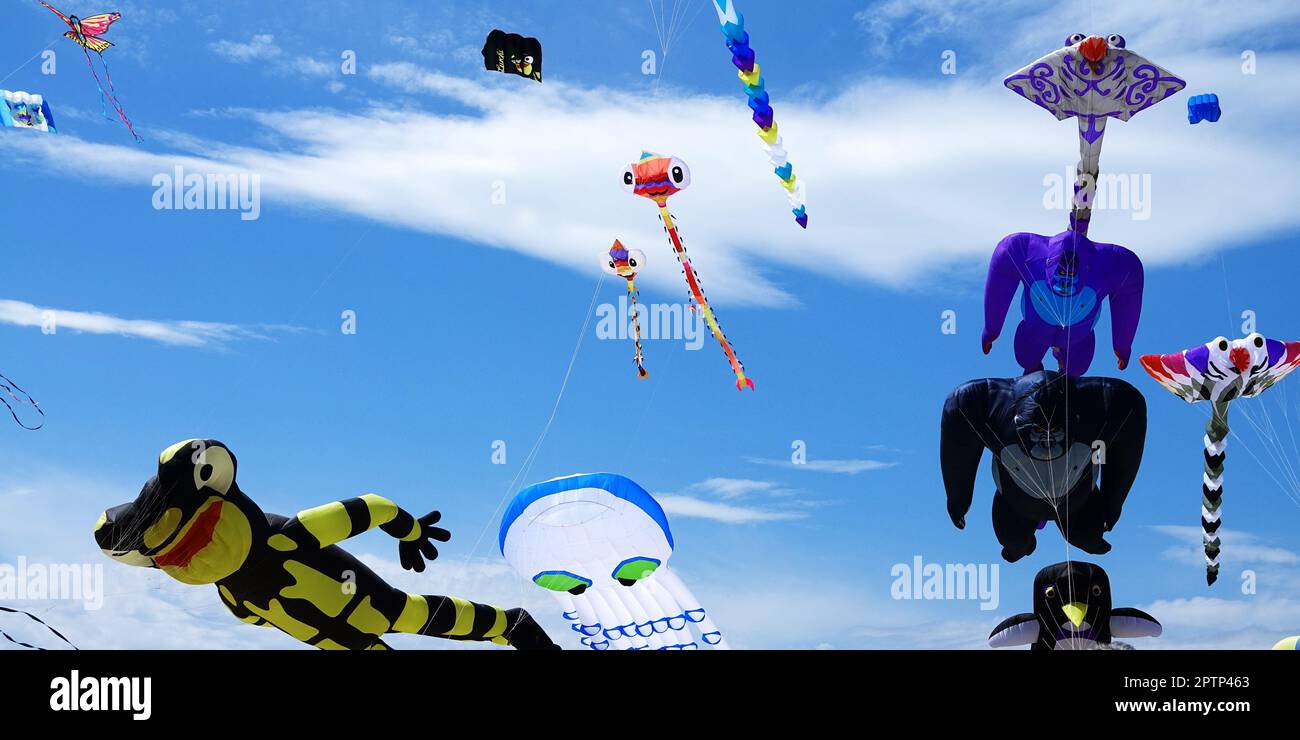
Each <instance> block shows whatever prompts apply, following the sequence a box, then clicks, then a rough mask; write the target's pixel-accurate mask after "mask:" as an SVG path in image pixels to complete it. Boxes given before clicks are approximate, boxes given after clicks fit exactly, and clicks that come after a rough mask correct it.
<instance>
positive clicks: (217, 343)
mask: <svg viewBox="0 0 1300 740" xmlns="http://www.w3.org/2000/svg"><path fill="white" fill-rule="evenodd" d="M0 323H6V324H12V325H14V326H23V327H33V328H41V329H50V328H52V329H53V330H54V332H55V333H58V332H60V331H65V330H67V331H72V332H85V333H87V334H112V335H116V336H122V337H132V338H135V339H147V340H150V341H154V342H160V343H162V344H169V345H174V346H181V347H221V346H225V345H227V344H230V343H232V342H238V341H245V340H267V339H270V338H271V334H274V333H277V332H297V331H304V330H303V329H300V328H297V327H292V326H281V325H264V326H257V327H245V326H239V325H237V324H222V323H216V322H211V321H159V320H153V319H125V318H121V317H119V316H113V315H110V314H105V313H96V312H86V311H70V310H65V309H59V308H49V307H45V306H37V305H34V304H31V303H25V302H23V301H12V300H3V299H0Z"/></svg>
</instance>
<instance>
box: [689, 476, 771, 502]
mask: <svg viewBox="0 0 1300 740" xmlns="http://www.w3.org/2000/svg"><path fill="white" fill-rule="evenodd" d="M687 490H690V491H700V492H703V493H708V494H712V495H714V496H719V497H721V498H727V499H731V498H739V497H741V496H745V495H747V494H751V493H773V492H775V491H777V490H779V487H778V486H777V484H776V483H773V482H772V481H766V480H749V479H747V478H709V479H707V480H702V481H700V482H699V483H693V484H691V486H690V487H689V488H688V489H687Z"/></svg>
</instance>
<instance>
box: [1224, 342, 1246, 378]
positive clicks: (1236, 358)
mask: <svg viewBox="0 0 1300 740" xmlns="http://www.w3.org/2000/svg"><path fill="white" fill-rule="evenodd" d="M1228 359H1229V360H1232V364H1233V366H1235V367H1236V368H1237V372H1238V373H1244V372H1246V370H1248V369H1249V368H1250V352H1247V351H1246V349H1245V348H1243V347H1237V348H1235V349H1233V350H1232V352H1230V353H1229V354H1228Z"/></svg>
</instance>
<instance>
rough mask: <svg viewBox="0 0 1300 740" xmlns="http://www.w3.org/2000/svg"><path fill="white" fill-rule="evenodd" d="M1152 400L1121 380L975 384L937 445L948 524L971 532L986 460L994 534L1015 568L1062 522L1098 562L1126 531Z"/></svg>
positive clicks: (947, 412) (955, 397)
mask: <svg viewBox="0 0 1300 740" xmlns="http://www.w3.org/2000/svg"><path fill="white" fill-rule="evenodd" d="M1146 431H1147V406H1146V399H1144V398H1143V397H1142V394H1141V393H1139V392H1138V391H1137V389H1136V388H1134V387H1133V386H1131V385H1129V384H1128V383H1125V382H1124V381H1122V380H1119V379H1118V378H1076V377H1073V376H1071V375H1067V374H1064V373H1057V372H1052V371H1047V370H1042V371H1039V372H1036V373H1030V374H1029V375H1026V376H1024V377H1021V378H1008V379H1003V378H988V379H985V380H972V381H971V382H969V383H966V384H964V385H962V386H960V387H958V388H957V389H956V390H955V391H953V392H952V394H951V395H949V396H948V400H947V401H946V402H945V403H944V407H943V421H942V430H941V439H940V445H939V454H940V463H941V465H942V467H943V482H944V487H945V488H946V489H947V494H948V516H949V517H950V518H951V519H952V523H953V524H954V525H955V526H956V527H957V528H958V529H965V527H966V512H968V511H969V510H970V506H971V500H972V499H973V497H974V493H975V480H976V478H977V477H978V475H979V463H980V459H981V458H982V457H983V455H984V450H985V449H988V450H989V451H990V452H992V453H993V482H994V485H995V486H996V491H995V492H994V494H993V531H994V534H996V535H997V538H998V542H999V543H1001V544H1002V557H1003V558H1004V559H1005V560H1007V561H1008V562H1012V563H1014V562H1016V561H1017V560H1019V559H1021V558H1023V557H1025V556H1026V555H1029V554H1030V553H1032V552H1033V551H1034V548H1035V547H1037V545H1038V541H1037V538H1036V536H1035V532H1036V530H1037V529H1041V528H1043V527H1044V526H1046V524H1047V522H1048V521H1055V522H1056V526H1057V528H1058V529H1060V531H1061V534H1062V535H1063V536H1064V537H1065V539H1066V541H1067V542H1069V543H1070V544H1071V545H1074V546H1075V547H1078V548H1079V549H1081V550H1083V551H1084V552H1088V553H1092V554H1093V555H1103V554H1105V553H1107V552H1109V551H1110V543H1108V542H1106V540H1105V539H1103V538H1102V535H1103V534H1104V533H1105V532H1109V531H1110V530H1111V529H1113V528H1114V527H1115V523H1116V522H1117V521H1119V516H1120V512H1121V510H1122V509H1123V507H1124V499H1125V498H1126V497H1127V496H1128V492H1129V489H1130V488H1131V487H1132V486H1133V481H1134V480H1135V479H1136V478H1137V473H1138V468H1139V467H1140V466H1141V464H1142V452H1143V448H1144V446H1145V444H1146Z"/></svg>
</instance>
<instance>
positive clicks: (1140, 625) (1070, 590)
mask: <svg viewBox="0 0 1300 740" xmlns="http://www.w3.org/2000/svg"><path fill="white" fill-rule="evenodd" d="M1161 631H1162V628H1161V626H1160V623H1159V622H1157V621H1156V620H1155V617H1152V616H1151V615H1150V614H1147V613H1146V612H1144V611H1141V610H1139V609H1132V608H1127V607H1124V608H1120V609H1115V608H1112V607H1111V593H1110V578H1109V577H1107V575H1106V571H1104V570H1102V569H1101V566H1100V565H1094V564H1092V563H1084V562H1078V561H1074V562H1069V563H1057V564H1056V565H1049V566H1047V567H1046V568H1043V569H1042V570H1040V571H1038V575H1037V576H1035V577H1034V611H1033V613H1032V614H1030V613H1026V614H1017V615H1016V616H1014V617H1011V618H1010V619H1007V620H1005V621H1004V622H1002V624H999V625H998V626H997V627H996V628H994V630H993V632H992V634H990V635H989V647H995V648H1001V647H1014V646H1017V645H1032V646H1033V647H1032V648H1030V649H1031V650H1088V649H1091V648H1095V647H1097V646H1099V645H1109V644H1110V641H1111V638H1113V637H1124V638H1129V637H1159V636H1160V633H1161Z"/></svg>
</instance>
